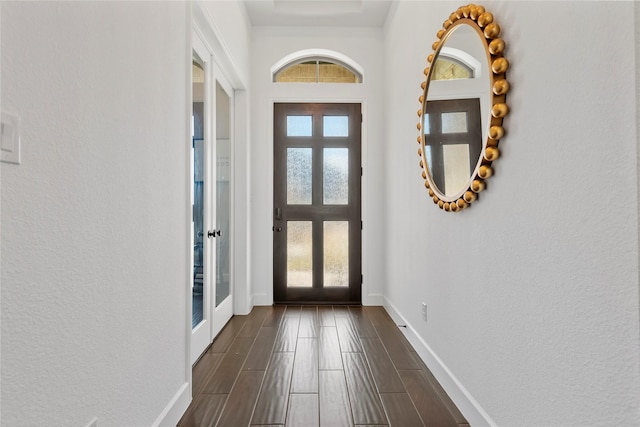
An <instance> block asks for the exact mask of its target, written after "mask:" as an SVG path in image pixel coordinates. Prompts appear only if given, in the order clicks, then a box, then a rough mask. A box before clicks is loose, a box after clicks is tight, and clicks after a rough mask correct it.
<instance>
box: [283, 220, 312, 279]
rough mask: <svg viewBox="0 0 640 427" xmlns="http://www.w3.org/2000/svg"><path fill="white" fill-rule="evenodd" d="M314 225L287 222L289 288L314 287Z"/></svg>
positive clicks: (302, 222) (310, 223) (304, 222)
mask: <svg viewBox="0 0 640 427" xmlns="http://www.w3.org/2000/svg"><path fill="white" fill-rule="evenodd" d="M312 231H313V223H312V222H311V221H287V286H288V287H305V288H310V287H312V285H313V245H312V243H313V237H312Z"/></svg>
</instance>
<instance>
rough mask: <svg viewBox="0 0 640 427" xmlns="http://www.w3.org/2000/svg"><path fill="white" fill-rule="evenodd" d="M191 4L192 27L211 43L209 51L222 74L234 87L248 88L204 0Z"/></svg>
mask: <svg viewBox="0 0 640 427" xmlns="http://www.w3.org/2000/svg"><path fill="white" fill-rule="evenodd" d="M191 4H192V8H191V10H192V18H191V25H192V28H193V30H194V31H196V32H197V33H198V36H200V38H202V39H203V40H204V41H205V43H207V44H211V45H208V46H207V48H208V50H209V52H212V56H213V62H214V63H216V64H217V65H218V66H219V67H220V69H221V71H222V74H223V75H224V76H225V77H226V78H227V80H228V81H229V83H231V86H233V88H234V89H246V87H247V85H246V84H245V82H243V81H242V79H241V77H240V76H241V74H240V73H239V72H238V70H239V69H240V68H239V67H238V65H237V64H236V62H235V60H234V59H233V56H232V55H231V51H230V50H229V48H228V47H227V44H226V43H225V42H224V39H223V37H222V32H221V31H220V29H219V28H218V26H217V25H216V24H215V21H214V20H213V18H212V17H211V15H210V14H209V12H208V10H207V7H206V6H205V4H204V1H203V0H195V1H193V2H192V3H191Z"/></svg>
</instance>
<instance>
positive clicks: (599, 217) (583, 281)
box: [384, 2, 640, 426]
mask: <svg viewBox="0 0 640 427" xmlns="http://www.w3.org/2000/svg"><path fill="white" fill-rule="evenodd" d="M483 5H484V6H485V7H487V8H488V9H489V10H491V11H492V12H493V14H494V16H495V18H496V21H497V22H498V23H499V24H500V25H501V26H502V28H503V36H504V38H505V40H506V43H507V46H508V48H507V52H506V54H507V58H508V59H509V60H510V62H511V64H512V68H511V69H510V70H509V72H508V79H509V81H510V82H511V86H512V89H511V92H510V93H509V96H508V103H509V105H510V107H511V113H510V115H509V116H508V117H507V119H506V120H505V128H506V130H507V135H506V136H505V138H504V140H503V141H502V142H501V144H500V147H501V151H502V157H501V158H500V159H499V160H498V161H497V162H496V163H495V176H494V177H492V178H491V179H490V180H489V181H488V184H487V190H486V191H485V192H484V193H483V194H482V195H481V198H480V200H479V201H478V202H477V204H474V205H473V206H472V207H471V208H470V209H468V210H465V211H463V212H461V213H447V212H443V211H441V210H440V209H438V208H437V207H436V206H435V205H434V204H433V203H432V202H431V200H430V199H429V197H428V194H427V192H426V190H425V188H424V187H423V182H422V179H421V177H420V168H419V166H418V160H419V159H418V156H417V155H416V151H417V148H418V147H417V144H416V142H415V141H416V137H417V131H416V127H415V125H416V123H417V116H416V110H417V109H418V107H419V105H418V101H417V99H418V96H419V95H420V87H419V85H420V82H421V81H422V79H423V75H422V70H423V68H424V67H425V65H426V62H425V60H426V56H427V55H428V54H429V53H430V51H431V43H432V42H433V41H434V40H435V34H436V32H437V30H438V29H439V28H440V26H441V24H442V22H443V21H444V20H445V19H446V17H448V16H449V14H450V13H451V12H453V11H454V9H455V8H456V7H457V4H455V3H451V2H399V3H398V4H396V5H395V6H394V9H393V11H392V15H391V17H390V19H389V20H388V21H387V26H386V28H385V29H386V33H385V50H384V53H385V72H386V76H385V105H386V106H387V108H386V109H385V117H386V119H387V120H386V123H387V126H386V128H385V144H386V158H387V159H388V168H389V173H388V175H387V178H388V179H387V183H388V184H387V187H386V194H387V197H388V201H389V203H388V205H387V206H388V210H387V216H388V221H387V233H386V241H387V244H388V246H389V247H388V267H387V268H388V275H387V283H388V286H387V288H386V289H385V296H386V298H387V302H386V304H387V306H388V307H389V308H390V309H391V310H392V311H396V310H397V312H398V313H399V314H400V315H401V316H403V317H404V318H405V320H406V321H407V323H408V324H409V325H410V327H411V328H412V329H413V330H414V331H415V332H416V333H417V334H418V335H419V337H420V338H421V339H422V340H423V341H424V342H425V343H426V344H427V345H428V346H429V347H430V349H431V350H432V351H433V353H434V354H435V356H437V357H439V358H440V360H441V361H442V362H443V364H444V366H445V367H447V368H448V369H449V370H450V372H451V373H452V374H453V375H454V376H455V378H456V379H457V380H458V381H459V382H460V384H462V387H463V388H464V389H466V391H467V392H468V393H469V394H470V396H471V397H472V399H475V400H476V401H477V403H478V404H479V407H480V409H483V410H484V411H486V413H488V417H487V421H489V422H491V419H493V421H494V422H495V423H496V424H498V425H503V426H515V425H517V426H541V425H547V426H586V425H588V426H598V425H601V426H611V425H627V424H635V423H637V422H638V421H639V420H640V413H639V410H640V408H639V404H638V402H639V401H640V359H639V358H640V355H639V352H638V348H639V345H640V344H639V342H638V340H639V330H638V329H639V328H638V327H639V323H638V322H639V315H638V304H639V302H638V301H639V299H638V220H637V218H638V203H637V195H638V192H637V185H638V183H637V179H638V175H637V172H638V171H637V163H636V159H637V153H636V151H637V135H636V114H635V98H634V96H635V93H636V91H635V73H634V72H632V70H634V67H635V62H634V56H633V52H634V51H635V46H634V18H633V17H634V13H633V12H634V11H633V7H634V6H633V3H631V2H485V3H483ZM421 301H425V302H426V303H427V304H428V322H427V323H424V322H423V321H422V319H421V310H420V302H421ZM443 379H444V380H446V378H443ZM445 382H447V383H449V384H451V381H450V380H447V381H445Z"/></svg>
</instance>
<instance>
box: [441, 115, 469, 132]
mask: <svg viewBox="0 0 640 427" xmlns="http://www.w3.org/2000/svg"><path fill="white" fill-rule="evenodd" d="M465 132H467V113H466V111H456V112H451V113H442V133H465Z"/></svg>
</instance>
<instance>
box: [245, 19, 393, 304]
mask: <svg viewBox="0 0 640 427" xmlns="http://www.w3.org/2000/svg"><path fill="white" fill-rule="evenodd" d="M303 49H329V50H333V51H336V52H339V53H341V54H344V55H346V56H348V57H350V58H351V59H353V60H354V61H355V62H357V63H358V64H359V65H361V66H362V67H363V68H364V82H363V83H362V84H354V85H349V84H326V83H325V84H317V85H305V84H295V83H277V84H276V83H272V80H271V74H270V69H271V67H272V66H273V65H274V64H275V63H277V62H278V61H280V60H281V59H282V58H283V57H285V56H287V55H289V54H291V53H294V52H297V51H299V50H303ZM381 53H382V32H381V29H371V28H369V29H366V28H365V29H362V28H359V29H349V28H330V29H327V28H313V27H309V28H297V27H288V28H275V27H274V28H271V27H254V28H253V31H252V39H251V58H252V63H251V68H252V75H251V86H252V88H253V91H252V96H251V116H252V117H253V119H252V128H251V129H252V130H251V132H252V144H251V149H250V156H251V188H252V189H253V191H252V195H251V225H250V227H251V233H252V234H251V272H252V273H251V274H252V287H253V292H254V302H255V303H256V304H258V305H260V304H271V303H272V302H273V232H272V231H271V227H272V225H273V103H274V102H288V101H293V102H296V101H300V102H304V101H312V102H356V103H357V102H361V103H362V104H363V115H364V123H363V140H362V157H363V165H364V176H363V181H362V195H363V199H362V214H363V221H364V230H363V275H364V284H363V289H362V302H363V304H381V303H382V289H383V286H384V284H383V281H382V279H383V277H384V246H385V245H384V244H383V240H382V237H381V234H380V230H381V229H382V227H383V225H384V200H383V197H382V194H381V191H380V189H381V188H382V187H383V185H384V180H383V166H384V165H383V152H382V129H383V119H384V118H383V116H382V104H383V99H382V69H383V62H382V55H381Z"/></svg>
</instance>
